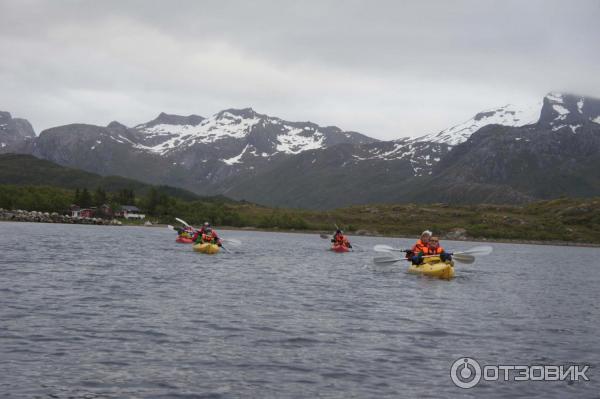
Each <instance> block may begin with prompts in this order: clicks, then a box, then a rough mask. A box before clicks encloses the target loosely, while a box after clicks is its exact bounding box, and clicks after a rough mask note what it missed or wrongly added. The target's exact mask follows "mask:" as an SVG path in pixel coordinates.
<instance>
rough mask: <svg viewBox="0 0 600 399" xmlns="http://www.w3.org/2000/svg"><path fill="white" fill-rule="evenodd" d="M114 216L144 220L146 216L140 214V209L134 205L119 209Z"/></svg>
mask: <svg viewBox="0 0 600 399" xmlns="http://www.w3.org/2000/svg"><path fill="white" fill-rule="evenodd" d="M115 216H118V217H122V218H125V219H144V218H145V217H146V215H144V214H143V213H142V211H141V210H140V208H138V207H137V206H134V205H123V206H121V209H120V210H119V211H118V212H116V213H115Z"/></svg>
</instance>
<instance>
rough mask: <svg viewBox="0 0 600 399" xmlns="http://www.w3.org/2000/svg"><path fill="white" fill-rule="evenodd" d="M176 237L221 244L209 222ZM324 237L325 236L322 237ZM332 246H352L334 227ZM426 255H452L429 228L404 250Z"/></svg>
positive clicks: (414, 258) (414, 256)
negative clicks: (409, 247) (410, 246)
mask: <svg viewBox="0 0 600 399" xmlns="http://www.w3.org/2000/svg"><path fill="white" fill-rule="evenodd" d="M176 230H177V233H178V237H180V238H185V239H189V240H191V242H193V243H195V244H206V243H209V244H216V245H218V246H219V247H221V246H222V244H221V239H220V238H219V235H218V234H217V232H216V231H215V230H214V229H213V228H212V226H211V225H210V223H209V222H204V224H203V225H202V227H201V228H200V229H198V230H194V228H192V227H191V226H186V227H177V228H176ZM324 238H325V237H324ZM331 243H332V248H333V249H334V250H335V249H336V248H341V249H345V250H349V249H350V248H352V244H350V241H349V240H348V238H347V237H346V236H345V235H344V232H343V231H342V230H341V229H339V228H338V229H336V231H335V233H334V234H333V238H332V239H331ZM427 256H439V257H440V260H441V261H442V262H446V261H451V260H452V255H451V254H449V253H447V252H446V251H444V248H443V247H442V246H441V245H440V239H439V237H437V236H434V235H433V233H432V232H431V231H429V230H425V231H424V232H423V233H421V237H420V238H419V239H418V240H417V242H416V243H415V244H414V245H413V246H412V248H411V249H410V250H406V258H407V259H410V260H411V262H412V263H413V264H415V265H420V264H422V263H423V259H424V258H425V257H427Z"/></svg>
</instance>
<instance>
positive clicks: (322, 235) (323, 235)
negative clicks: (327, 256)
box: [319, 234, 329, 240]
mask: <svg viewBox="0 0 600 399" xmlns="http://www.w3.org/2000/svg"><path fill="white" fill-rule="evenodd" d="M319 237H321V238H323V239H325V240H326V239H328V238H329V236H328V235H327V234H320V235H319Z"/></svg>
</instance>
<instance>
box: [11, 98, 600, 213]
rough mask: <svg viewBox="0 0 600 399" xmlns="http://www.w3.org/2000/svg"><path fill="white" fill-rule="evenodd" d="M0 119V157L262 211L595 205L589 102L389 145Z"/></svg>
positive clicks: (504, 116)
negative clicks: (542, 202)
mask: <svg viewBox="0 0 600 399" xmlns="http://www.w3.org/2000/svg"><path fill="white" fill-rule="evenodd" d="M0 118H2V119H0V121H4V122H0V143H3V144H0V145H2V149H1V150H2V152H18V153H26V154H32V155H35V156H36V157H40V158H44V159H48V160H51V161H53V162H56V163H59V164H61V165H66V166H70V167H75V168H81V169H84V170H86V171H90V172H94V173H99V174H102V175H120V176H125V177H129V178H134V179H137V180H142V181H145V182H149V183H153V184H169V185H173V186H178V187H183V188H186V189H189V190H191V191H194V192H197V193H199V194H204V195H214V194H225V195H228V196H231V197H233V198H236V199H246V200H249V201H253V202H258V203H263V204H267V205H274V206H297V207H306V208H331V207H337V206H344V205H352V204H360V203H367V202H405V201H414V202H423V201H426V202H431V201H438V202H459V203H464V202H466V203H477V202H488V203H520V202H526V201H530V200H532V199H535V198H552V197H555V196H559V195H578V196H588V195H600V186H599V185H598V181H597V179H596V178H595V177H594V174H593V171H594V170H595V169H594V168H596V167H597V166H598V165H599V163H598V159H597V156H596V155H595V154H596V153H600V146H599V143H598V137H599V136H600V132H599V131H598V129H599V128H600V100H597V99H593V98H585V97H581V96H573V95H563V94H558V93H550V94H548V95H547V96H545V97H544V99H543V101H542V103H540V104H537V105H536V104H533V105H531V106H527V107H516V106H514V105H506V106H503V107H498V108H496V109H492V110H487V111H483V112H480V113H478V114H476V115H475V116H474V117H473V118H472V119H470V120H468V121H465V122H463V123H461V124H458V125H456V126H453V127H450V128H448V129H445V130H443V131H441V132H438V133H434V134H428V135H424V136H421V137H417V138H402V139H398V140H395V141H378V140H375V139H372V138H369V137H367V136H364V135H362V134H360V133H356V132H351V131H342V130H341V129H339V128H337V127H321V126H318V125H316V124H313V123H310V122H289V121H285V120H282V119H280V118H276V117H272V116H268V115H264V114H259V113H257V112H255V111H254V110H252V109H251V108H246V109H229V110H224V111H221V112H219V113H217V114H215V115H213V116H211V117H208V118H204V117H202V116H198V115H189V116H179V115H169V114H165V113H161V114H160V115H159V116H158V117H157V118H156V119H154V120H152V121H150V122H147V123H143V124H140V125H137V126H134V127H132V128H129V127H126V126H124V125H122V124H120V123H118V122H112V123H110V124H109V125H108V126H105V127H103V126H93V125H85V124H73V125H66V126H59V127H56V128H52V129H48V130H45V131H43V132H42V133H41V134H40V136H39V137H37V138H36V137H34V134H33V130H32V129H30V125H28V124H27V123H26V122H24V121H20V122H19V121H18V120H16V119H12V118H11V117H10V114H7V113H3V114H0ZM2 126H4V127H5V128H4V129H2ZM27 126H29V129H28V128H27Z"/></svg>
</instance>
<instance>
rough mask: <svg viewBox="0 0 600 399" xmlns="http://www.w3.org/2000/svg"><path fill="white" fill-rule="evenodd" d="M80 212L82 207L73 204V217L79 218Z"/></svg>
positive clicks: (71, 209)
mask: <svg viewBox="0 0 600 399" xmlns="http://www.w3.org/2000/svg"><path fill="white" fill-rule="evenodd" d="M80 211H81V207H80V206H79V205H75V204H72V205H71V206H70V207H69V212H70V213H71V217H74V218H78V217H79V212H80Z"/></svg>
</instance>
